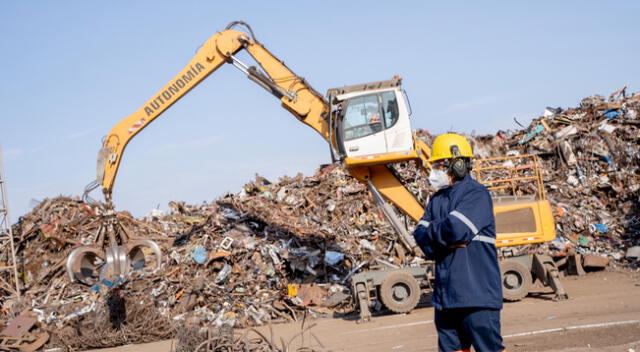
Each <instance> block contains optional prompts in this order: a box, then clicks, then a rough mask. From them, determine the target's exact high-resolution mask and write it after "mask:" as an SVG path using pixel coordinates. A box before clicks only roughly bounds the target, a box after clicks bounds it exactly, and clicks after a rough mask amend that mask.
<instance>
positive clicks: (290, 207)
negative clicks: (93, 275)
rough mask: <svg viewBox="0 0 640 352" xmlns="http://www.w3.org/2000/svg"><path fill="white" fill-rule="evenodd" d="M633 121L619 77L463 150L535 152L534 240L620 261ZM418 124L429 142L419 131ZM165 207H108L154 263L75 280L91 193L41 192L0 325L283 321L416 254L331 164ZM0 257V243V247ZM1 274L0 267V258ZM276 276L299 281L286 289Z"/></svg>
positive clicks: (634, 140)
mask: <svg viewBox="0 0 640 352" xmlns="http://www.w3.org/2000/svg"><path fill="white" fill-rule="evenodd" d="M639 129H640V95H639V94H634V95H632V96H631V97H626V96H625V92H624V90H623V91H620V92H616V93H615V94H613V95H612V96H611V97H610V98H609V99H607V100H605V99H604V98H602V97H599V96H593V97H589V98H586V99H584V100H583V101H582V102H581V104H580V106H579V107H577V108H572V109H559V108H558V109H552V108H547V109H546V110H545V114H544V116H542V117H540V118H538V119H535V120H534V121H533V122H532V123H531V125H530V126H529V127H528V128H525V129H523V130H517V131H506V132H505V131H500V132H498V133H497V134H496V135H491V136H468V137H469V138H470V140H471V141H472V144H473V146H474V151H475V154H476V156H477V157H481V158H487V157H497V156H503V155H524V154H537V155H538V157H539V158H540V160H541V162H542V164H543V165H542V173H543V178H544V181H545V186H546V194H547V198H548V199H549V200H550V201H551V203H552V205H553V207H554V209H555V212H556V214H555V215H556V223H557V231H558V239H557V240H556V241H554V242H552V243H550V244H543V246H549V249H551V250H553V251H555V254H557V255H562V254H563V253H565V252H566V251H567V250H569V249H573V250H575V251H578V252H581V253H597V254H601V255H605V256H608V257H609V258H611V259H613V260H614V261H615V262H616V263H618V264H624V265H628V264H629V263H630V262H633V261H634V260H637V258H636V257H637V256H638V255H636V257H633V256H629V255H628V253H627V250H629V251H630V252H633V251H632V249H633V247H634V246H638V245H639V244H640V210H639V209H638V204H639V202H638V198H639V196H640V192H639V189H640V156H639V149H638V142H639V138H640V133H639V132H640V131H639ZM418 134H419V135H420V136H421V137H422V138H424V139H425V140H426V141H427V142H428V143H429V144H430V142H431V140H432V138H433V136H431V135H429V134H428V133H426V132H424V131H418ZM393 168H394V170H395V172H396V174H397V175H398V176H399V177H400V178H401V179H402V180H403V181H404V182H405V184H406V186H407V187H408V188H409V189H410V190H411V191H412V192H413V193H414V194H415V195H416V197H417V198H418V199H419V200H420V201H421V202H423V203H424V202H425V201H426V200H427V198H428V196H429V195H430V194H431V193H432V190H431V189H430V188H429V186H428V184H427V182H426V174H425V172H424V171H422V170H421V169H420V168H419V167H417V165H416V164H415V163H414V162H409V163H402V164H397V165H394V166H393ZM518 187H519V188H518V189H517V190H516V192H517V193H523V194H526V193H529V191H530V190H529V189H528V187H527V186H526V185H519V186H518ZM169 207H170V209H171V211H170V212H168V213H165V212H161V211H154V212H152V213H150V214H149V215H148V216H146V217H144V218H141V219H136V218H134V217H132V216H131V215H130V214H128V213H127V212H119V213H117V215H116V218H117V221H118V223H120V224H121V225H122V226H123V228H124V229H125V231H126V233H127V236H128V237H129V238H135V239H150V240H154V241H156V242H157V243H159V244H160V247H161V249H162V252H163V259H162V265H161V267H160V268H155V270H142V271H138V272H136V273H135V274H133V275H132V276H131V277H130V278H129V279H127V280H125V281H121V282H112V281H108V280H103V281H101V282H98V283H97V284H95V285H86V284H81V283H78V282H70V280H69V278H68V277H67V275H65V272H64V265H65V264H64V263H65V260H66V258H67V256H68V254H69V253H70V252H71V250H72V249H73V248H75V247H77V246H79V245H90V244H91V239H92V238H95V237H96V232H97V231H98V229H99V228H100V226H101V221H102V219H103V217H102V216H101V214H102V213H103V212H104V205H103V204H86V203H83V202H81V201H79V200H76V199H72V198H65V197H57V198H53V199H48V200H45V201H43V202H41V203H40V204H39V205H38V206H37V207H36V208H35V209H34V210H33V211H32V212H30V213H29V214H26V215H24V216H23V217H22V218H21V219H20V221H19V222H18V223H17V224H15V225H14V227H13V231H14V237H15V241H16V245H17V251H18V267H19V272H20V280H21V282H22V285H23V287H24V290H23V296H22V298H20V299H13V298H11V299H10V298H7V297H4V298H2V302H1V303H2V313H1V319H0V325H2V323H3V322H4V323H5V324H6V323H7V322H10V321H12V320H13V319H14V318H15V317H17V316H19V315H20V314H21V313H22V314H26V313H24V312H26V311H28V310H29V311H30V312H31V313H29V314H34V316H35V318H37V320H38V322H39V323H38V324H35V325H36V326H35V327H33V329H35V330H33V331H36V330H37V331H46V332H48V334H50V335H51V338H50V339H49V342H48V344H49V346H51V347H63V348H71V349H78V348H88V347H107V346H114V345H121V344H124V343H139V342H146V341H152V340H157V339H162V338H168V337H171V336H175V335H176V328H175V327H176V326H234V327H247V326H253V325H261V324H266V323H269V322H278V321H297V320H298V319H300V318H301V315H302V314H304V313H305V312H306V313H307V314H309V313H310V314H312V315H322V314H329V313H334V312H341V313H346V312H349V311H351V310H353V309H354V306H355V305H354V303H353V301H352V299H351V294H350V292H349V287H348V279H349V277H350V276H351V275H353V274H354V273H355V272H356V271H358V270H364V269H367V268H370V267H373V266H387V267H397V266H399V265H404V264H411V263H414V264H415V263H416V262H419V261H421V260H422V259H421V258H417V257H413V256H412V255H410V254H409V252H408V251H406V250H405V248H404V247H403V245H402V243H401V242H400V241H398V238H397V237H396V235H395V233H394V230H393V228H392V227H391V226H390V225H389V224H388V223H387V221H386V220H385V218H384V217H383V215H382V213H381V212H380V210H379V209H378V207H377V205H376V203H375V201H374V200H373V198H372V196H371V194H370V193H369V192H368V190H367V188H366V187H365V186H364V185H363V184H360V183H358V182H357V181H356V180H355V179H353V178H352V177H350V176H349V175H348V173H347V172H346V171H345V170H344V169H343V168H342V167H341V166H339V165H338V164H332V165H328V166H323V167H321V168H320V169H318V171H317V172H316V174H315V175H313V176H309V177H303V176H302V175H298V176H296V177H283V178H282V179H280V180H279V181H277V182H270V181H268V180H266V179H264V178H263V177H260V176H256V179H255V181H253V182H250V183H249V184H247V185H245V187H243V189H242V190H241V191H240V192H239V193H237V194H227V195H224V196H222V197H220V198H219V199H216V200H215V201H213V202H211V203H209V204H203V205H186V204H184V203H182V202H171V203H170V204H169ZM408 223H409V225H410V226H409V227H411V222H410V221H409V222H408ZM145 254H149V255H150V254H151V253H145ZM631 254H633V253H631ZM625 256H626V258H625ZM7 258H8V253H0V261H2V262H6V261H7ZM634 263H637V261H635V262H634ZM635 265H637V264H635ZM1 275H2V279H3V280H5V281H9V276H8V272H7V271H4V272H2V273H1ZM290 284H299V285H298V286H294V287H293V289H295V290H296V291H297V294H296V295H290V293H291V292H290V290H291V289H292V287H291V286H290ZM114 302H115V303H118V304H115V303H114ZM125 306H126V307H127V308H126V309H124V308H122V307H125ZM118 307H120V308H118ZM133 307H135V309H134V308H133ZM121 310H125V311H128V314H126V316H122V314H121V313H119V312H120V311H121ZM132 312H133V313H132ZM141 317H142V318H141ZM144 317H153V319H144ZM2 328H3V327H1V326H0V330H2ZM34 334H35V332H34Z"/></svg>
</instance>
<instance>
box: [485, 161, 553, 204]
mask: <svg viewBox="0 0 640 352" xmlns="http://www.w3.org/2000/svg"><path fill="white" fill-rule="evenodd" d="M473 172H474V173H475V175H476V180H477V181H478V182H480V183H481V184H483V185H485V186H486V187H487V189H488V190H489V191H496V192H498V193H499V192H502V193H508V194H509V195H511V196H514V197H519V196H524V195H529V194H528V192H525V191H526V190H527V189H530V188H531V186H530V185H534V190H535V196H536V197H537V198H538V199H540V200H544V199H546V196H545V193H544V184H543V182H542V174H541V172H540V165H539V160H538V157H537V156H536V155H532V154H527V155H516V156H504V157H495V158H487V159H476V160H475V167H474V169H473Z"/></svg>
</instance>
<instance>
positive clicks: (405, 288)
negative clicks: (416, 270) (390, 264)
mask: <svg viewBox="0 0 640 352" xmlns="http://www.w3.org/2000/svg"><path fill="white" fill-rule="evenodd" d="M380 300H382V303H384V305H385V307H387V308H388V309H389V310H390V311H392V312H394V313H407V312H410V311H411V310H412V309H413V308H415V307H416V306H417V305H418V301H420V284H418V281H417V280H416V279H415V278H414V277H413V275H411V274H409V273H406V272H402V271H397V272H392V273H390V274H389V275H388V276H387V277H386V278H385V279H384V280H383V281H382V285H380Z"/></svg>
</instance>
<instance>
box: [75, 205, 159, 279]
mask: <svg viewBox="0 0 640 352" xmlns="http://www.w3.org/2000/svg"><path fill="white" fill-rule="evenodd" d="M101 217H102V224H101V227H100V230H99V231H98V232H97V234H96V238H95V239H94V242H95V244H94V245H85V246H80V247H77V248H75V249H73V250H72V251H71V253H70V254H69V256H68V257H67V262H66V269H67V276H68V277H69V280H70V281H72V282H73V281H78V282H81V283H83V284H86V285H90V286H92V285H95V284H96V283H98V282H103V280H109V281H111V280H114V279H117V278H120V279H126V278H129V277H130V276H131V275H132V274H133V273H134V272H137V271H141V270H144V269H151V270H158V269H160V267H161V264H162V250H161V249H160V246H158V244H157V243H156V242H154V241H152V240H149V239H131V238H130V237H129V235H128V234H127V231H126V230H124V228H123V227H122V225H121V224H120V223H119V222H118V220H117V217H116V214H115V212H114V211H113V207H112V206H111V205H110V204H107V207H106V211H105V212H104V213H102V214H101ZM105 240H108V243H105Z"/></svg>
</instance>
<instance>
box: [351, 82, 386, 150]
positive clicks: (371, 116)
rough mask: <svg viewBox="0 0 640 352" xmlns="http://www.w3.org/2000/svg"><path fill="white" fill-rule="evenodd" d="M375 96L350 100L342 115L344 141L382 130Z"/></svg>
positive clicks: (379, 111)
mask: <svg viewBox="0 0 640 352" xmlns="http://www.w3.org/2000/svg"><path fill="white" fill-rule="evenodd" d="M381 111H382V110H381V109H380V103H379V101H378V95H377V94H371V95H365V96H361V97H356V98H352V99H350V100H349V102H348V103H347V108H346V110H345V113H344V119H343V127H344V130H343V131H344V140H346V141H348V140H352V139H356V138H362V137H365V136H368V135H371V134H374V133H377V132H380V131H382V130H383V127H382V123H383V121H382V116H381Z"/></svg>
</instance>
